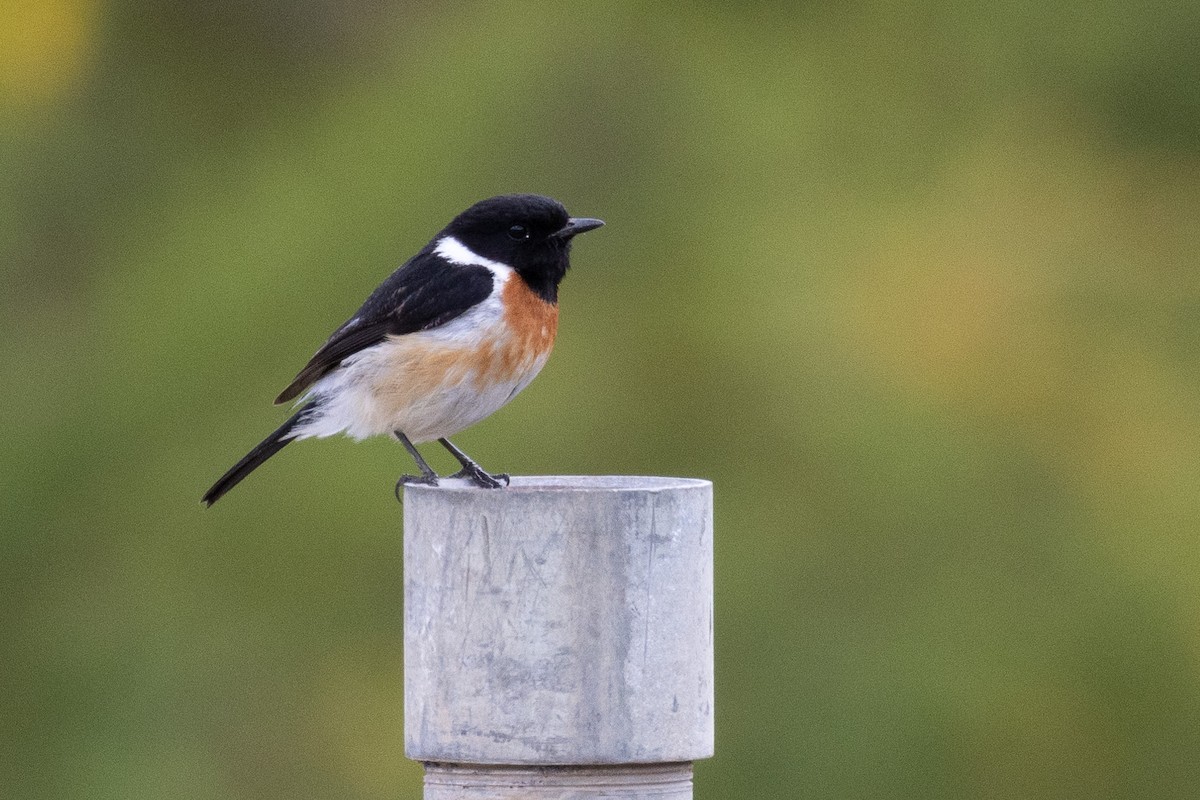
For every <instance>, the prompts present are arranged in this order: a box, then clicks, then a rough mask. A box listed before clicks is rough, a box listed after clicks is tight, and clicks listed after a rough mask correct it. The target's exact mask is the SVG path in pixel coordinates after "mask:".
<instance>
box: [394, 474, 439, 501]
mask: <svg viewBox="0 0 1200 800" xmlns="http://www.w3.org/2000/svg"><path fill="white" fill-rule="evenodd" d="M410 483H419V484H421V485H422V486H437V485H438V476H437V475H436V474H434V473H432V472H427V473H424V474H422V475H401V476H400V480H398V481H396V499H397V500H399V501H400V502H401V503H403V502H404V500H403V499H402V498H401V496H400V490H401V489H403V488H404V487H405V486H407V485H408V484H410Z"/></svg>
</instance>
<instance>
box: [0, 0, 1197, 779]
mask: <svg viewBox="0 0 1200 800" xmlns="http://www.w3.org/2000/svg"><path fill="white" fill-rule="evenodd" d="M0 14H2V17H3V19H2V20H0V104H2V106H0V107H2V112H3V113H2V114H0V280H2V286H3V288H2V290H0V331H2V332H3V336H2V337H0V387H2V389H0V391H2V392H3V398H2V399H3V403H2V405H3V419H4V420H5V425H4V443H3V445H2V447H3V454H4V457H3V459H2V460H0V548H2V550H0V581H2V585H3V586H4V587H5V602H4V603H3V605H2V606H0V636H2V637H3V641H2V649H0V652H2V654H3V655H2V661H3V665H2V670H0V671H2V673H3V676H4V677H3V679H2V680H0V748H2V750H0V795H3V796H5V797H22V798H58V797H64V798H65V797H88V798H122V799H123V800H127V799H129V798H155V799H157V798H164V797H190V798H232V797H245V798H275V797H277V798H289V800H291V799H293V798H300V797H313V798H324V797H341V798H385V797H386V798H396V797H408V798H415V797H418V796H419V781H420V775H419V769H418V768H417V767H416V766H415V765H413V764H410V763H407V762H405V761H404V760H403V759H402V757H401V753H402V737H401V712H402V709H401V680H402V676H401V653H400V636H399V621H400V613H401V592H400V586H401V564H400V558H399V552H400V546H399V543H400V513H399V508H398V507H397V505H396V503H395V501H394V500H393V499H392V496H391V487H392V481H393V480H394V478H395V476H396V474H398V473H399V472H401V471H403V470H404V469H406V468H408V467H409V465H408V463H407V461H406V458H405V456H404V454H403V453H402V452H401V451H400V449H399V448H398V447H396V446H395V445H394V444H392V443H389V442H384V441H378V442H373V443H369V444H365V445H359V446H355V445H352V444H351V443H349V442H346V441H327V442H320V443H304V444H302V445H299V446H296V447H294V448H289V450H288V451H287V452H285V453H284V454H282V455H281V456H280V457H279V458H277V459H276V460H274V461H272V462H271V463H269V464H268V465H267V466H266V467H264V468H263V469H262V470H261V471H260V472H258V473H256V474H255V475H254V476H253V477H252V478H251V479H250V480H249V481H247V482H246V483H245V484H244V485H242V486H240V487H238V489H237V490H236V491H235V492H234V493H233V494H231V495H230V496H229V497H228V498H227V499H226V500H224V501H222V502H221V504H219V505H218V506H216V507H215V508H214V509H212V510H211V511H209V512H202V511H201V510H200V508H199V506H198V505H197V500H198V498H199V496H200V494H201V492H202V491H203V490H204V489H205V488H206V487H207V486H208V484H209V483H210V482H211V481H212V479H214V478H215V477H216V476H217V475H219V474H220V473H221V471H222V470H224V469H225V467H227V466H228V465H229V464H230V463H231V462H232V461H233V460H235V459H236V458H237V457H238V456H240V455H241V454H242V453H243V452H244V451H245V450H246V449H248V448H249V447H250V446H251V445H252V444H254V443H255V442H256V441H257V440H258V438H259V437H261V436H262V435H264V434H265V433H267V432H268V431H270V430H271V429H272V428H273V427H274V426H275V425H277V424H278V423H279V422H280V420H281V419H282V416H281V415H282V412H281V410H279V409H274V408H272V407H271V406H270V404H269V400H270V398H272V397H274V395H275V393H276V392H277V391H278V390H279V389H280V388H281V387H282V386H283V385H284V384H286V383H287V381H288V380H289V379H290V378H291V377H292V375H293V373H294V371H295V370H296V369H297V368H298V367H299V366H300V365H301V364H302V363H303V362H304V360H305V359H306V358H307V357H308V356H309V355H310V354H311V352H312V351H313V350H314V349H315V348H316V347H317V346H318V345H319V344H320V343H321V342H322V341H323V339H324V337H325V336H326V335H327V334H328V332H329V331H330V330H332V328H333V327H335V326H336V325H337V324H339V323H340V322H341V321H342V320H343V319H345V317H346V316H347V315H348V314H349V313H350V312H351V311H353V310H354V308H356V307H357V304H358V302H360V301H361V299H362V298H363V297H364V296H365V295H366V293H367V292H368V291H369V290H370V289H371V288H373V286H374V285H375V284H376V282H378V281H379V280H380V279H381V278H382V277H383V276H384V275H386V274H387V273H388V272H389V271H390V270H391V269H392V268H393V267H394V266H396V265H397V264H398V263H399V261H400V260H401V259H402V258H403V257H405V256H406V255H407V254H410V253H411V252H413V251H414V250H415V249H416V248H417V247H419V246H420V245H421V244H422V243H424V242H425V241H426V239H427V238H428V237H429V235H430V234H431V233H432V232H433V231H434V230H436V229H437V227H439V226H440V225H441V224H443V223H444V222H445V221H446V220H447V219H448V218H449V217H450V216H451V215H452V214H453V213H455V212H457V211H458V210H460V209H461V208H463V207H465V206H466V205H467V204H469V203H470V202H472V201H474V200H477V199H479V198H482V197H485V196H488V195H491V194H494V193H498V192H503V191H517V190H519V191H537V192H543V193H547V194H551V195H554V196H557V197H559V198H560V199H562V200H563V201H564V202H565V203H566V204H567V205H568V207H569V208H570V209H572V210H573V211H574V212H575V213H577V214H586V215H595V216H599V217H603V218H605V219H606V220H607V221H608V223H609V225H608V227H607V228H605V229H604V231H603V232H600V233H597V234H594V235H593V236H589V237H587V238H586V239H585V240H582V241H581V242H580V243H579V245H578V247H577V248H576V255H575V268H574V270H573V272H572V273H571V274H570V275H569V276H568V279H567V281H566V283H565V285H564V287H563V289H564V290H563V324H562V330H561V335H560V339H559V346H558V352H557V353H556V355H555V357H554V358H553V359H552V360H551V361H550V364H549V366H548V367H547V369H546V370H545V372H544V373H543V375H542V376H541V377H540V378H539V379H538V380H537V381H536V382H535V383H534V384H533V385H532V386H531V388H530V389H528V390H527V391H526V393H525V394H524V395H523V396H522V397H521V398H520V399H519V400H518V401H517V402H516V403H514V404H513V405H512V406H510V407H509V408H508V409H506V410H505V411H503V412H502V413H500V414H498V415H497V416H496V417H495V418H493V419H491V420H489V421H487V422H486V423H484V424H482V425H480V426H478V427H477V428H475V429H473V430H471V431H469V432H467V433H465V434H463V435H462V436H461V438H460V443H461V444H462V445H463V447H464V448H466V449H467V450H468V451H469V452H471V453H472V454H474V455H475V456H476V457H477V458H479V459H480V460H481V461H482V462H483V463H484V464H485V465H488V466H491V467H492V468H493V469H505V470H509V471H512V472H517V473H522V474H538V473H642V474H668V475H669V474H682V475H694V476H704V477H709V478H712V479H713V480H714V481H715V483H716V503H717V542H718V552H717V558H718V564H717V576H718V586H717V589H718V617H717V633H718V664H717V668H718V687H717V699H718V705H717V711H718V720H717V721H718V755H717V757H716V758H715V759H713V760H712V761H710V762H706V763H704V764H701V765H700V766H699V768H698V784H697V791H696V794H697V797H698V798H735V797H814V798H834V797H839V798H841V797H871V798H941V797H945V798H971V797H980V798H983V797H986V798H1071V797H1080V798H1101V797H1104V798H1166V797H1183V796H1193V795H1194V792H1195V790H1196V787H1197V786H1198V785H1200V757H1198V756H1197V754H1198V753H1200V624H1198V623H1197V620H1200V531H1198V527H1200V526H1198V521H1200V361H1198V354H1200V269H1198V268H1197V252H1200V48H1197V46H1196V31H1197V30H1198V29H1200V6H1198V5H1197V4H1196V3H1194V2H1182V1H1180V2H1151V3H1148V4H1147V3H1140V4H1139V3H1132V2H1128V0H1113V1H1112V2H1095V3H1087V4H1070V3H1068V4H1053V3H1044V2H1026V1H1025V0H1016V2H1012V3H1005V4H988V3H975V4H955V3H926V4H921V5H915V6H914V5H909V6H903V5H897V4H890V3H882V2H881V3H870V2H858V3H833V2H830V3H820V2H816V3H807V4H792V3H770V2H759V3H748V4H743V5H732V4H725V3H700V4H662V3H658V4H653V3H651V4H647V3H634V2H613V3H589V4H584V5H575V6H565V5H563V4H558V3H545V4H539V3H534V2H497V3H482V2H450V3H439V2H434V1H433V0H423V1H422V2H413V3H409V4H389V3H383V2H378V1H374V2H373V1H371V0H359V2H334V0H300V2H293V3H287V4H277V3H267V2H259V1H258V0H223V1H222V2H216V3H213V2H199V1H198V0H194V1H193V2H185V3H178V2H166V1H165V0H144V1H143V2H116V1H115V0H114V1H113V2H107V3H101V2H96V0H16V2H13V3H9V4H8V5H6V6H4V8H3V10H2V12H0ZM431 456H432V457H433V458H435V459H440V460H438V461H437V462H436V465H437V466H440V467H443V468H445V467H448V466H449V464H448V463H446V459H445V458H444V457H443V456H442V455H440V454H437V453H433V452H432V451H431Z"/></svg>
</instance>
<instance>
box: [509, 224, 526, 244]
mask: <svg viewBox="0 0 1200 800" xmlns="http://www.w3.org/2000/svg"><path fill="white" fill-rule="evenodd" d="M508 238H510V239H512V240H513V241H516V242H523V241H525V240H526V239H528V238H529V228H526V227H525V226H524V225H513V226H512V227H511V228H509V229H508Z"/></svg>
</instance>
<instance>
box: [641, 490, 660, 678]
mask: <svg viewBox="0 0 1200 800" xmlns="http://www.w3.org/2000/svg"><path fill="white" fill-rule="evenodd" d="M655 521H656V520H655V514H654V496H653V495H651V497H650V557H649V558H648V559H647V561H646V603H645V608H644V609H643V611H642V614H643V620H644V623H645V624H644V625H643V626H642V669H643V670H645V668H646V659H647V658H648V657H649V654H650V586H651V584H650V576H651V574H652V573H653V572H654V548H655V546H656V545H657V544H658V533H657V532H656V531H655Z"/></svg>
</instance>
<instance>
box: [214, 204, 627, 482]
mask: <svg viewBox="0 0 1200 800" xmlns="http://www.w3.org/2000/svg"><path fill="white" fill-rule="evenodd" d="M603 224H604V223H603V222H602V221H600V220H598V219H588V218H583V217H569V216H568V215H567V211H566V209H565V208H563V206H562V204H561V203H559V202H557V201H556V200H552V199H550V198H549V197H541V196H539V195H533V194H513V195H502V196H500V197H493V198H491V199H490V200H483V201H480V202H478V203H476V204H475V205H473V206H471V207H470V208H468V209H467V210H466V211H464V212H462V213H461V214H459V215H458V216H457V217H455V218H454V220H453V221H451V223H450V224H449V225H447V226H446V227H445V228H444V229H442V231H441V232H440V233H438V234H437V235H436V236H434V237H433V240H432V241H431V242H429V244H427V245H425V247H424V248H422V249H421V252H419V253H417V254H416V255H415V256H413V257H412V258H411V259H409V260H408V261H407V262H406V263H405V264H404V265H403V266H401V267H400V268H399V269H398V270H396V271H395V272H393V273H392V274H391V275H390V276H389V277H388V279H387V280H385V281H384V282H383V283H382V284H380V286H379V288H377V289H376V290H375V291H374V292H372V293H371V296H370V297H368V298H367V301H366V302H365V303H363V305H362V308H360V309H359V310H358V313H356V314H355V315H354V316H353V317H351V318H350V321H349V322H347V323H346V324H344V325H342V326H341V327H340V328H338V329H337V330H336V331H334V332H333V335H332V336H330V337H329V341H327V342H325V344H324V345H322V347H321V349H320V350H318V351H317V352H316V355H314V356H313V357H312V358H311V359H310V360H309V362H308V364H307V365H305V367H304V369H302V370H300V374H299V375H297V376H296V379H295V380H293V381H292V382H291V384H290V385H288V387H287V388H286V389H284V390H283V392H281V393H280V395H279V397H277V398H276V399H275V402H276V404H278V403H286V402H287V401H289V400H293V399H295V398H297V397H300V396H301V395H303V397H302V402H303V405H302V406H301V407H300V409H299V410H298V411H297V412H296V413H295V414H294V415H293V416H292V418H291V419H289V420H288V421H287V422H285V423H283V425H281V426H280V427H279V429H278V430H277V431H275V432H274V433H272V434H271V435H270V436H268V437H267V438H266V439H264V440H263V441H262V442H261V443H260V444H259V445H258V446H257V447H255V448H254V449H253V450H251V451H250V452H249V453H248V454H247V455H246V457H245V458H243V459H242V460H241V461H239V462H238V463H237V464H235V465H234V466H233V467H232V468H231V469H230V470H229V471H228V472H226V473H225V474H224V475H222V476H221V478H220V480H218V481H217V482H216V483H215V484H213V487H212V488H211V489H209V490H208V492H206V493H205V495H204V497H203V499H202V502H203V503H204V504H205V505H208V506H211V505H212V504H213V503H215V502H216V501H217V500H219V499H220V498H221V496H222V495H224V494H225V493H226V492H228V491H229V490H230V489H232V488H233V487H234V486H236V485H237V484H238V482H239V481H241V480H242V479H243V478H245V477H246V476H247V475H249V474H250V473H251V472H252V471H254V469H255V468H256V467H258V465H259V464H261V463H263V462H264V461H266V460H267V459H268V458H270V457H271V456H273V455H275V454H276V453H278V452H279V451H280V450H282V449H283V448H284V447H285V446H286V445H287V444H288V443H289V442H292V441H295V440H296V439H308V438H312V437H325V436H332V435H334V434H336V433H345V434H346V435H347V436H350V437H352V438H354V439H364V438H366V437H368V436H375V435H379V434H391V435H392V436H395V437H396V439H398V440H399V442H400V444H402V445H404V448H405V449H406V450H407V451H408V452H409V454H410V455H411V456H412V457H413V459H415V460H416V462H417V468H418V469H419V470H420V471H421V474H420V475H419V476H411V475H404V476H402V477H401V478H400V480H399V482H398V483H397V484H396V490H397V493H399V489H400V486H402V485H403V484H405V483H426V484H434V485H436V484H437V481H438V476H437V474H436V473H435V472H434V471H433V469H432V468H430V466H429V465H428V464H427V463H425V459H423V458H422V457H421V454H420V453H419V452H418V451H417V448H416V447H415V446H414V445H415V444H419V443H421V442H430V441H433V440H434V439H436V440H437V441H438V442H440V443H441V444H442V446H444V447H445V448H446V449H447V450H449V451H450V453H451V454H452V455H453V456H454V457H455V458H456V459H457V460H458V462H459V463H460V464H462V470H461V471H460V472H458V473H456V474H455V475H453V476H452V477H455V478H468V479H470V480H471V481H472V482H474V483H475V484H476V485H477V486H481V487H485V488H491V489H494V488H499V487H500V485H501V482H502V481H503V482H504V483H505V484H507V483H508V476H507V475H490V474H488V473H487V472H485V471H484V470H483V469H482V468H481V467H480V466H479V465H478V464H476V463H475V462H474V461H472V460H471V459H470V458H469V457H468V456H467V455H466V454H465V453H464V452H462V451H461V450H459V449H458V448H457V447H455V446H454V445H453V444H451V443H450V440H449V439H448V438H447V437H449V436H453V435H454V434H455V433H458V432H459V431H461V430H463V429H464V428H466V427H469V426H471V425H474V424H475V423H476V422H479V421H480V420H482V419H483V418H485V417H487V416H489V415H490V414H492V412H494V411H496V410H497V409H499V408H500V407H501V406H503V405H505V404H506V403H508V401H509V400H512V399H513V397H515V396H516V394H517V392H519V391H521V390H522V389H524V388H525V387H526V386H527V385H529V382H530V381H532V380H533V378H534V376H536V375H537V374H538V371H539V370H541V368H542V366H543V365H544V364H545V363H546V359H547V357H549V355H550V349H551V347H553V345H554V335H555V333H556V331H557V329H558V284H559V282H560V281H561V280H562V279H563V275H565V274H566V272H567V267H568V266H569V264H568V257H569V253H570V249H571V240H572V239H573V238H574V237H575V236H576V235H577V234H580V233H583V232H584V231H590V230H593V229H594V228H598V227H600V226H601V225H603Z"/></svg>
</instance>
